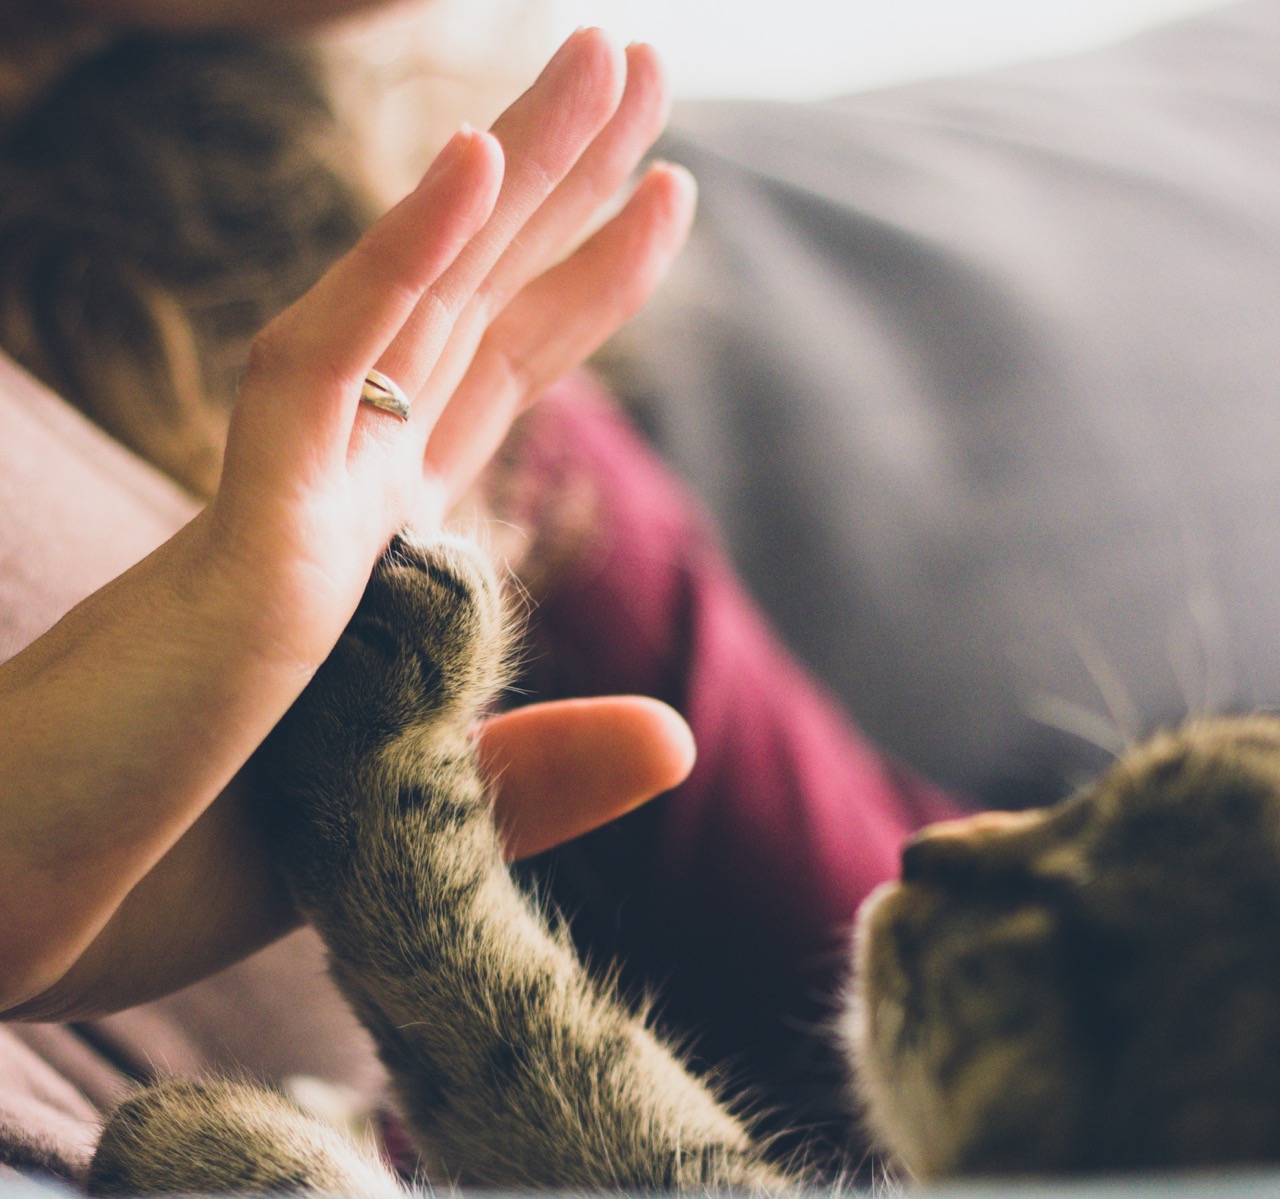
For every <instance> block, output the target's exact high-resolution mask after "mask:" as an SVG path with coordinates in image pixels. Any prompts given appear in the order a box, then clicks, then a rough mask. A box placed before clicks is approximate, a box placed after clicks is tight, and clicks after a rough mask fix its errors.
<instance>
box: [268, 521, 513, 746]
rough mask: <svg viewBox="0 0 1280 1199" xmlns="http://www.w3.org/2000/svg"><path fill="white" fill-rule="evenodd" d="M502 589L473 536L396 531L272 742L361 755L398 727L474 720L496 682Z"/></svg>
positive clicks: (503, 652)
mask: <svg viewBox="0 0 1280 1199" xmlns="http://www.w3.org/2000/svg"><path fill="white" fill-rule="evenodd" d="M507 625H508V622H507V620H506V616H505V612H504V608H503V602H502V592H501V588H500V586H499V583H498V580H497V578H496V576H495V573H494V570H493V567H492V565H491V564H490V562H489V560H488V558H487V557H486V555H485V554H484V551H483V550H481V549H480V547H479V546H477V545H476V544H475V543H474V542H470V541H464V540H462V539H461V538H442V539H440V540H437V541H433V542H427V543H419V542H416V541H415V540H414V539H413V538H412V535H411V534H408V533H402V534H399V535H397V536H396V538H395V539H394V540H393V541H392V543H391V545H390V546H389V547H388V549H387V551H386V553H385V554H384V555H383V556H382V558H381V559H380V560H379V562H378V564H377V566H375V567H374V570H373V574H372V576H371V577H370V579H369V583H368V586H367V587H366V589H365V593H364V596H363V597H362V599H361V600H360V604H359V607H357V609H356V612H355V615H354V616H353V617H352V618H351V621H350V623H349V624H348V625H347V628H346V631H345V632H344V633H343V635H342V638H341V639H340V640H339V642H338V644H337V646H336V647H335V648H334V651H333V653H332V654H331V655H330V656H329V658H328V659H327V661H325V663H324V664H323V665H322V666H321V667H320V669H319V671H317V673H316V677H315V678H314V679H313V680H312V682H311V684H310V686H308V688H307V690H306V691H305V692H304V693H303V694H302V696H301V697H300V698H299V700H298V702H297V703H296V704H295V705H294V707H293V708H292V709H291V711H290V712H289V713H288V715H286V716H285V718H284V720H282V721H281V725H280V728H279V729H278V730H277V735H276V736H275V738H274V740H275V741H276V742H277V743H278V747H279V750H280V751H281V752H283V754H284V755H285V756H286V757H288V758H290V759H292V760H293V762H294V764H296V765H305V764H306V762H308V761H312V760H314V759H315V757H316V756H319V757H320V758H321V759H326V758H332V757H335V756H337V757H340V756H342V754H343V753H344V751H345V752H352V753H356V754H359V755H361V756H368V755H369V754H370V753H371V752H374V751H376V750H377V749H378V748H380V747H382V746H385V745H387V744H389V743H390V742H392V741H395V740H398V739H400V738H401V737H403V736H404V735H405V734H411V733H414V732H416V731H420V730H424V729H428V730H429V729H430V728H433V727H438V726H440V725H442V724H446V723H458V722H466V721H468V720H470V719H471V717H472V716H473V715H474V714H475V712H476V710H477V709H478V708H480V707H481V706H482V705H483V704H484V703H485V702H486V701H487V700H488V699H489V698H490V697H491V696H492V695H493V694H494V692H495V691H496V690H497V689H498V687H499V686H500V685H501V682H502V678H503V671H504V666H505V663H506V660H507V648H508V636H507Z"/></svg>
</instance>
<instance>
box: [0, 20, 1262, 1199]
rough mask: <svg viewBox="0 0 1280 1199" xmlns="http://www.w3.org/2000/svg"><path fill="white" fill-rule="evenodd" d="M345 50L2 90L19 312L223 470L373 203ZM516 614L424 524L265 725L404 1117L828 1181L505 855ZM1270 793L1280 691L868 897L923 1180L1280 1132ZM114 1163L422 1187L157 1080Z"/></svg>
mask: <svg viewBox="0 0 1280 1199" xmlns="http://www.w3.org/2000/svg"><path fill="white" fill-rule="evenodd" d="M41 61H42V62H43V61H44V60H41ZM49 69H50V71H53V68H52V67H50V68H49ZM319 78H320V76H319V75H318V74H317V72H316V71H315V69H314V64H312V63H310V62H309V61H308V60H307V58H306V56H305V55H301V54H299V53H297V52H295V51H293V50H290V49H287V48H285V47H281V46H266V45H256V44H252V43H248V44H246V43H240V42H235V41H228V40H204V41H200V42H198V43H191V44H187V45H183V46H175V45H174V44H172V43H166V42H160V41H151V40H145V39H138V40H130V41H125V42H120V43H108V44H105V45H101V46H100V45H97V44H96V43H95V42H93V40H92V39H89V40H88V41H86V42H85V44H84V46H83V47H81V46H79V45H78V46H77V52H76V56H75V57H74V59H73V61H71V62H70V63H69V65H67V67H66V69H65V70H64V71H63V72H62V73H61V74H57V73H56V72H54V73H53V74H51V75H50V77H49V78H48V79H43V78H42V81H41V90H40V93H39V95H38V96H35V97H25V98H24V100H23V103H22V105H21V106H19V107H18V108H17V109H15V110H14V111H12V112H6V113H5V114H3V115H4V118H5V126H4V130H3V136H2V138H0V172H3V179H4V186H3V188H0V342H3V345H4V347H5V348H6V349H7V350H8V351H9V352H10V353H12V354H14V355H15V356H17V357H18V358H19V359H21V360H22V361H24V362H25V363H26V364H28V365H29V366H30V367H31V368H32V369H34V370H35V371H36V372H37V373H38V374H40V375H41V376H42V377H44V378H45V379H46V381H48V382H50V383H51V384H52V385H54V386H55V387H56V388H58V389H59V390H61V391H62V392H63V393H64V394H67V395H68V396H69V397H70V398H72V399H73V400H74V401H75V402H77V403H78V404H80V406H81V407H82V408H84V409H85V411H86V412H88V413H89V414H90V415H91V416H92V417H93V418H94V419H96V420H98V421H99V423H101V424H103V425H104V426H105V427H107V428H108V429H110V430H111V431H112V432H114V433H115V434H116V435H117V436H119V437H121V438H122V439H123V440H125V441H126V442H127V443H129V444H132V445H134V446H135V448H137V449H138V450H139V451H140V452H141V453H143V454H144V455H145V456H147V457H149V458H151V459H152V460H153V461H155V462H157V463H158V464H159V465H160V466H162V467H163V468H164V469H166V470H167V471H169V472H170V473H171V474H172V475H173V476H174V477H175V478H177V479H178V480H179V481H180V482H182V483H183V484H184V485H186V486H187V487H188V488H189V489H190V490H192V491H194V492H197V493H200V492H208V491H209V490H210V489H211V487H212V486H213V481H214V480H215V479H216V476H217V467H218V446H219V445H220V442H221V438H222V431H223V426H224V422H225V412H226V409H227V407H228V405H229V402H230V398H231V395H232V393H233V391H234V386H235V379H236V376H237V374H238V371H239V369H240V365H241V363H242V362H243V358H244V353H245V351H246V349H247V345H248V341H249V338H250V337H251V336H252V334H253V333H254V332H255V331H256V330H257V329H258V328H259V327H260V326H261V325H262V324H263V323H265V321H266V320H267V319H268V318H269V317H270V316H271V315H273V313H274V312H275V311H276V310H278V308H279V307H281V306H283V304H285V303H287V302H288V301H289V300H290V299H292V298H293V297H294V296H295V295H297V294H299V293H300V292H301V291H302V290H304V289H305V288H306V287H307V286H308V285H309V284H310V283H311V282H312V281H313V279H314V278H316V277H317V276H318V275H319V273H320V272H321V271H322V270H323V269H324V267H325V266H327V265H328V263H329V262H330V261H331V260H332V258H333V257H334V256H336V254H337V253H339V252H340V251H341V249H343V248H344V247H345V246H346V245H347V244H349V243H350V242H351V241H352V240H354V238H355V237H356V236H357V234H358V232H359V230H360V229H361V228H362V227H363V224H364V222H365V220H366V218H367V214H368V210H369V205H368V204H367V203H366V201H365V199H364V193H363V191H362V190H361V188H360V186H359V185H358V184H357V183H356V182H354V181H353V180H351V179H350V178H349V177H347V175H346V174H345V173H344V171H343V169H342V168H341V166H340V165H338V164H340V162H341V161H342V160H343V155H342V154H341V153H340V147H341V145H342V144H343V143H342V135H341V131H340V130H338V129H337V128H336V126H335V125H334V123H333V122H332V120H331V119H330V117H329V115H328V113H327V111H326V99H325V95H324V89H323V87H322V86H321V85H320V83H319V82H318V80H319ZM108 96H109V97H111V99H110V101H109V102H104V97H108ZM197 135H198V136H197ZM193 149H194V151H195V152H194V153H193V152H192V151H193ZM506 629H507V623H506V621H505V620H504V618H503V615H502V606H501V602H500V597H499V589H498V586H497V584H496V583H495V580H494V578H493V576H492V574H491V573H490V571H489V569H488V567H487V566H486V565H485V563H484V560H483V559H482V558H481V557H480V556H479V555H478V553H477V551H475V550H474V549H471V548H468V547H466V546H464V545H459V544H448V545H438V546H431V547H422V546H417V545H414V544H413V543H412V542H411V541H410V540H408V539H402V540H401V541H399V542H398V543H397V544H396V545H395V546H393V548H392V550H391V552H390V553H389V555H388V556H387V558H386V559H385V560H384V562H383V563H382V564H381V566H380V567H379V568H378V570H377V572H376V573H375V575H374V578H373V580H372V582H371V584H370V588H369V591H368V593H367V595H366V597H365V599H364V602H363V603H362V605H361V608H360V610H359V612H358V613H357V615H356V618H355V619H354V620H353V622H352V624H351V627H350V629H349V630H348V632H347V634H346V635H345V636H344V638H343V640H342V642H341V643H340V645H339V646H338V648H337V650H336V651H335V654H334V656H333V657H332V659H331V660H330V661H329V662H328V663H327V664H326V666H325V667H324V668H323V669H322V670H321V672H320V673H319V675H318V676H317V678H316V680H315V681H314V683H313V684H312V685H311V687H310V688H309V690H308V691H307V693H306V694H305V695H304V696H303V698H302V699H301V700H300V701H299V704H298V705H297V706H296V707H295V709H294V710H293V711H292V712H291V713H290V714H289V716H288V717H287V718H286V720H285V722H284V723H283V724H282V726H281V728H280V729H279V730H278V731H277V733H276V734H275V735H274V736H273V738H272V740H271V741H270V742H269V743H268V745H267V746H266V747H265V748H264V751H263V754H262V767H263V769H264V770H267V771H270V772H271V773H272V774H273V775H274V776H275V781H276V789H277V790H278V792H279V794H280V795H281V797H282V799H281V802H280V804H279V806H278V808H277V809H276V810H275V811H274V812H273V813H272V814H271V818H272V821H273V825H274V831H275V838H276V843H277V845H278V848H279V854H280V857H281V861H282V863H283V865H284V867H285V870H286V872H287V874H288V876H289V878H290V880H291V883H292V886H293V888H294V891H295V894H296V897H297V900H298V903H299V906H300V907H301V908H302V909H303V910H304V911H305V912H306V913H307V914H308V916H309V917H310V919H311V920H312V922H313V923H314V924H315V926H316V927H317V929H318V930H319V931H320V933H321V935H322V936H323V938H324V939H325V941H326V943H327V945H328V947H329V952H330V954H331V958H332V963H333V972H334V976H335V978H336V979H337V981H338V983H339V985H340V986H341V987H342V989H343V990H344V992H345V993H346V994H347V996H348V998H349V999H350V1001H351V1003H352V1005H353V1007H354V1008H355V1010H356V1011H357V1012H358V1013H359V1015H360V1016H361V1018H362V1019H363V1020H364V1022H365V1024H366V1025H367V1026H368V1027H369V1029H370V1031H371V1032H372V1033H373V1035H374V1037H375V1039H376V1041H377V1044H378V1046H379V1049H380V1052H381V1054H382V1056H383V1059H384V1061H385V1062H386V1063H387V1066H388V1068H389V1069H390V1071H391V1073H392V1075H393V1077H394V1079H395V1082H396V1086H397V1089H398V1092H399V1096H400V1100H401V1103H402V1106H403V1111H404V1115H405V1118H406V1120H407V1121H408V1123H409V1125H410V1127H411V1128H412V1130H413V1132H414V1134H415V1136H416V1138H417V1140H418V1142H419V1143H420V1144H421V1146H422V1147H423V1148H424V1150H425V1151H426V1153H427V1155H428V1157H429V1158H430V1159H431V1160H433V1161H437V1162H439V1163H441V1164H442V1166H443V1168H444V1170H445V1171H446V1172H448V1173H449V1174H450V1175H452V1176H455V1177H458V1178H460V1179H463V1180H467V1181H472V1182H477V1183H484V1184H487V1185H491V1186H504V1187H505V1186H509V1187H516V1186H558V1187H564V1186H573V1187H591V1188H595V1187H628V1188H643V1189H696V1190H701V1189H704V1188H706V1187H720V1186H723V1187H735V1188H746V1189H753V1190H761V1189H763V1190H782V1189H788V1188H791V1187H795V1186H798V1185H800V1184H802V1183H803V1182H804V1178H803V1176H802V1172H801V1171H799V1170H795V1171H788V1170H784V1169H782V1168H780V1167H778V1166H777V1165H776V1164H774V1163H773V1161H772V1159H771V1156H770V1154H769V1153H768V1148H769V1147H768V1146H765V1145H761V1144H758V1143H757V1142H756V1141H754V1140H753V1138H752V1136H751V1133H750V1130H749V1128H748V1127H747V1125H746V1124H745V1123H744V1121H743V1120H742V1119H740V1118H738V1117H737V1116H735V1115H734V1114H733V1112H732V1111H731V1110H729V1109H727V1108H726V1107H725V1106H724V1105H723V1103H721V1102H720V1101H719V1099H718V1098H717V1097H716V1096H715V1095H714V1094H713V1093H712V1091H711V1090H709V1089H708V1087H707V1086H705V1085H704V1084H703V1083H701V1082H699V1081H696V1080H695V1079H694V1078H693V1077H692V1076H691V1075H690V1074H689V1073H688V1072H687V1071H686V1070H685V1069H684V1068H683V1067H682V1065H681V1063H680V1061H679V1059H678V1057H676V1056H675V1055H673V1053H672V1052H670V1051H669V1050H668V1049H666V1048H664V1047H663V1045H662V1044H661V1043H660V1042H659V1040H658V1039H657V1038H655V1037H654V1036H653V1035H652V1034H651V1033H650V1032H649V1031H648V1030H647V1028H646V1026H645V1022H644V1020H643V1019H642V1018H641V1017H640V1016H637V1015H636V1014H634V1013H632V1012H630V1011H629V1010H627V1009H626V1008H625V1007H624V1006H623V1005H621V1004H620V1003H619V1002H618V1001H617V999H616V998H615V997H614V996H613V994H612V993H611V992H610V990H609V989H608V988H607V987H602V986H600V985H598V984H597V983H595V982H593V981H591V980H590V979H589V978H588V977H587V975H586V974H585V972H584V971H583V970H582V968H581V967H580V965H579V964H578V962H577V961H576V959H575V957H574V955H573V953H572V951H571V949H570V947H569V944H568V940H567V937H566V935H565V934H564V933H563V932H561V931H557V930H553V929H552V928H551V927H550V926H549V925H548V924H547V922H546V921H545V920H544V918H543V917H542V916H541V915H540V914H539V912H538V910H537V908H536V906H535V905H533V904H532V903H531V902H530V901H529V900H528V899H527V898H525V897H524V896H523V895H522V894H521V892H520V891H519V890H518V889H517V888H516V887H515V885H514V884H513V883H512V882H511V879H510V877H509V875H508V873H507V871H506V869H505V868H504V866H503V865H502V862H501V857H500V854H499V851H498V843H497V839H496V836H495V833H494V830H493V827H492V822H491V820H490V818H489V812H488V807H487V803H486V800H485V796H484V791H483V787H482V785H481V782H480V780H479V778H478V776H477V773H476V768H475V763H474V761H473V759H472V757H471V751H470V748H469V743H468V741H467V738H466V734H465V730H466V726H467V723H468V721H469V720H470V719H471V717H472V715H473V714H474V712H475V711H476V710H477V708H478V707H479V706H480V705H482V704H483V703H484V702H485V700H486V699H487V698H488V697H489V696H490V695H491V693H492V692H493V690H494V688H495V687H496V686H497V685H498V683H499V682H500V680H501V677H502V662H503V660H504V653H505V646H506V642H507V632H506ZM1278 820H1280V722H1276V721H1272V720H1269V719H1265V718H1255V719H1251V720H1244V721H1219V722H1205V723H1202V724H1198V725H1193V726H1191V727H1189V728H1187V729H1186V730H1184V731H1183V732H1181V733H1179V734H1176V735H1168V736H1164V737H1161V738H1158V739H1157V740H1155V741H1154V742H1152V743H1151V744H1150V745H1148V746H1146V747H1145V748H1142V749H1139V750H1137V751H1135V752H1133V753H1132V754H1130V755H1129V756H1128V757H1127V758H1126V759H1125V760H1124V761H1123V762H1122V763H1120V764H1119V765H1118V766H1117V767H1116V768H1115V769H1114V770H1113V771H1112V773H1111V774H1110V775H1109V776H1108V777H1107V778H1105V779H1104V780H1103V781H1102V782H1101V783H1099V784H1098V785H1097V786H1096V787H1095V788H1094V789H1092V790H1090V791H1089V792H1087V793H1085V794H1083V795H1081V796H1080V797H1078V798H1076V799H1075V800H1073V801H1071V802H1069V803H1067V804H1066V805H1064V806H1062V807H1060V808H1058V809H1055V810H1053V811H1049V812H1044V813H1031V814H1025V815H1018V816H985V817H978V818H975V819H974V820H972V821H967V822H963V823H959V824H954V825H949V826H944V827H941V828H938V829H935V830H933V831H931V832H927V833H925V834H924V835H922V836H921V837H920V838H918V839H917V840H916V841H914V842H913V843H912V844H910V845H909V846H908V847H907V848H906V850H905V852H904V855H903V882H902V883H901V884H900V885H893V886H889V887H886V888H885V889H884V890H883V891H881V892H880V893H878V894H877V895H876V896H875V897H874V898H873V899H872V900H871V901H869V902H868V904H867V905H866V906H865V908H864V910H863V912H862V914H861V916H860V920H859V927H858V930H857V936H856V950H855V958H856V965H857V970H856V982H855V983H854V984H853V994H852V997H851V1002H850V1005H849V1014H848V1016H847V1017H846V1019H845V1021H844V1027H843V1029H842V1033H843V1036H844V1039H845V1041H846V1042H847V1044H848V1046H849V1048H850V1051H851V1057H852V1059H853V1060H854V1062H855V1066H856V1069H855V1072H854V1073H855V1077H856V1079H857V1084H856V1086H857V1089H858V1092H859V1093H860V1095H861V1097H862V1100H863V1102H864V1103H865V1106H866V1109H867V1118H868V1122H869V1124H870V1126H871V1127H872V1129H873V1130H874V1131H875V1133H876V1135H877V1136H878V1138H879V1139H880V1141H881V1143H882V1144H883V1146H884V1147H885V1148H886V1150H887V1151H888V1152H889V1153H891V1154H892V1156H893V1157H895V1158H896V1159H897V1160H898V1161H899V1162H900V1163H901V1164H902V1165H903V1166H904V1167H906V1168H907V1169H908V1170H910V1171H912V1172H914V1173H916V1174H918V1175H921V1176H936V1175H944V1174H958V1173H977V1172H997V1173H998V1172H1009V1171H1018V1172H1022V1171H1041V1170H1065V1171H1083V1170H1102V1169H1110V1168H1119V1167H1128V1166H1144V1165H1154V1164H1160V1165H1168V1164H1175V1163H1192V1162H1195V1163H1209V1162H1221V1161H1231V1160H1260V1159H1273V1160H1274V1159H1280V933H1278V932H1277V930H1280V842H1278V833H1280V830H1278V828H1277V822H1278ZM11 1148H12V1150H13V1154H14V1155H15V1157H14V1160H18V1159H20V1158H21V1149H22V1146H21V1145H16V1146H11ZM89 1185H90V1187H91V1189H92V1190H94V1191H95V1192H98V1193H102V1194H111V1193H133V1192H138V1193H144V1192H152V1193H154V1192H159V1191H199V1190H241V1191H252V1192H258V1193H265V1192H272V1191H292V1190H303V1191H306V1190H310V1191H323V1192H337V1191H341V1192H344V1193H345V1192H350V1193H352V1194H360V1195H366V1194H367V1195H375V1194H376V1195H395V1194H399V1193H401V1188H400V1184H399V1182H398V1180H397V1179H395V1178H393V1177H392V1176H391V1175H390V1174H389V1173H388V1172H387V1171H386V1169H385V1168H384V1167H383V1166H382V1165H381V1164H380V1163H379V1162H378V1161H377V1160H374V1159H372V1158H369V1157H367V1156H366V1155H365V1154H364V1153H363V1152H362V1151H361V1150H360V1149H358V1148H357V1147H356V1146H354V1145H351V1144H349V1143H347V1142H345V1141H344V1140H342V1139H341V1138H339V1137H338V1136H337V1135H336V1134H335V1133H333V1132H332V1131H331V1130H328V1129H327V1128H325V1127H324V1126H322V1125H320V1124H317V1123H315V1122H314V1121H312V1120H310V1119H309V1118H308V1117H306V1116H304V1115H302V1114H301V1113H300V1112H298V1111H297V1110H295V1109H294V1108H292V1107H291V1106H290V1105H289V1104H288V1103H287V1102H286V1101H284V1100H283V1099H280V1098H277V1097H274V1096H271V1095H269V1094H267V1093H265V1092H261V1091H257V1090H253V1089H250V1088H247V1087H242V1086H238V1085H233V1084H229V1083H204V1084H193V1083H184V1084H167V1085H164V1086H161V1087H159V1088H156V1089H152V1090H147V1091H143V1092H141V1093H139V1094H138V1095H137V1096H136V1097H135V1098H133V1099H131V1100H129V1101H128V1102H126V1103H125V1104H124V1105H123V1106H122V1107H121V1108H120V1109H119V1110H118V1111H117V1112H116V1113H115V1115H114V1116H113V1117H112V1118H111V1120H110V1121H109V1122H108V1125H107V1127H106V1129H105V1131H104V1134H103V1138H102V1141H101V1145H100V1147H99V1150H98V1153H97V1156H96V1158H95V1160H94V1163H93V1166H92V1170H91V1175H90V1178H89Z"/></svg>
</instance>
